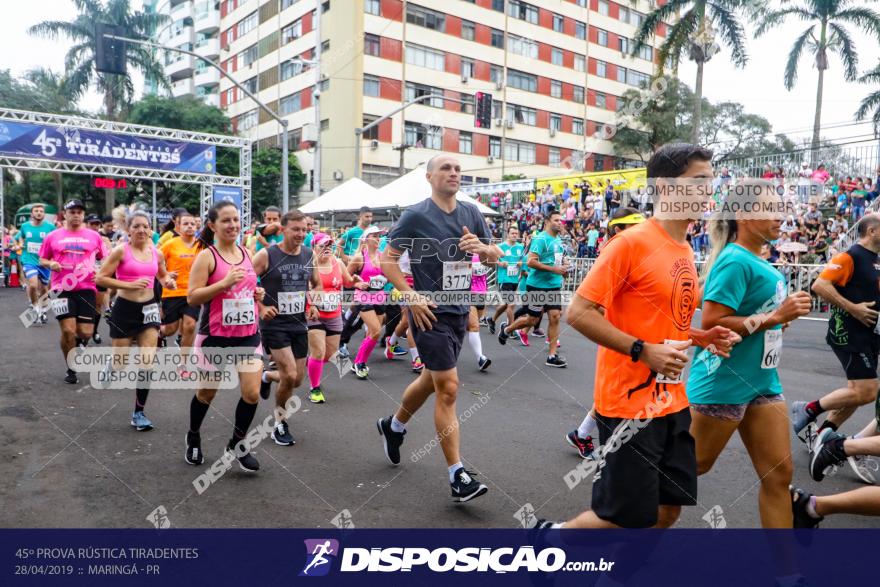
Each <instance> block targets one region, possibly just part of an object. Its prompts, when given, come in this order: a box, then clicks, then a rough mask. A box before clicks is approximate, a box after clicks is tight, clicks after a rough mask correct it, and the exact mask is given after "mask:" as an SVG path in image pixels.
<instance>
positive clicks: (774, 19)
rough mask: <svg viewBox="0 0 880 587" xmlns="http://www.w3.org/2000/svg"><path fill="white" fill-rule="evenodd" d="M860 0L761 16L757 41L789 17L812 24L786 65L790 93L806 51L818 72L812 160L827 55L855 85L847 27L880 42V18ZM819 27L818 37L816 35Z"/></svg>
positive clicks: (808, 4)
mask: <svg viewBox="0 0 880 587" xmlns="http://www.w3.org/2000/svg"><path fill="white" fill-rule="evenodd" d="M860 1H861V0H800V6H790V7H786V8H779V9H774V10H767V11H765V12H763V13H762V16H761V19H760V23H761V24H759V25H758V28H757V29H756V30H755V37H758V36H760V35H763V34H764V33H765V32H767V31H769V30H771V29H773V28H775V27H777V26H779V25H780V24H781V23H782V22H783V21H784V20H785V19H786V18H787V17H789V16H794V17H796V18H798V19H800V20H802V21H804V22H809V23H812V24H810V26H809V28H807V30H805V31H804V32H803V33H801V34H800V35H799V36H798V37H797V38H796V39H795V41H794V44H793V45H792V46H791V50H790V51H789V52H788V61H786V64H785V76H784V77H783V81H784V82H785V89H787V90H791V89H792V88H794V85H795V83H796V82H797V73H798V64H799V62H800V60H801V54H803V52H804V48H806V49H807V51H809V52H810V53H811V54H812V56H813V62H814V63H815V64H816V69H818V70H819V82H818V84H817V85H816V114H815V116H814V118H813V140H812V142H811V145H810V147H811V152H812V155H811V158H813V159H815V157H816V153H817V151H818V149H819V131H820V129H821V123H822V88H823V85H824V82H825V70H826V69H828V54H829V52H830V53H837V54H838V56H839V57H840V61H841V63H843V77H844V79H846V80H847V81H855V79H856V76H857V75H858V65H859V55H858V52H857V51H856V46H855V44H854V43H853V40H852V37H851V36H850V33H849V31H848V30H847V29H846V28H844V26H843V25H844V24H849V25H852V26H854V27H856V28H858V29H861V30H863V31H865V32H866V33H868V34H869V35H871V37H872V38H873V40H874V41H875V42H877V40H878V39H880V14H878V13H877V12H875V11H874V10H871V9H870V8H866V7H864V6H857V5H855V4H857V3H858V2H860ZM817 27H818V34H817V30H816V29H817Z"/></svg>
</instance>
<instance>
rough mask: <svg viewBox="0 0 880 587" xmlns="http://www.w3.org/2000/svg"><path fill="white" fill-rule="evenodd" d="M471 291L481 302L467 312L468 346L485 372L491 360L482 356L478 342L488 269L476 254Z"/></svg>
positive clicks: (472, 264)
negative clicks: (480, 298)
mask: <svg viewBox="0 0 880 587" xmlns="http://www.w3.org/2000/svg"><path fill="white" fill-rule="evenodd" d="M471 271H472V275H471V291H472V292H473V293H475V294H480V295H481V297H483V302H482V303H479V304H474V305H472V306H471V307H470V310H469V311H468V324H467V331H468V333H467V338H468V345H469V346H470V347H471V350H472V351H473V352H474V358H476V359H477V368H479V369H480V371H483V372H485V371H486V369H488V368H489V366H490V365H491V364H492V359H489V358H487V357H486V355H484V354H483V341H482V340H480V312H485V311H486V304H485V296H486V293H487V292H488V291H489V286H488V281H489V268H488V267H486V266H485V265H483V264H482V263H481V262H480V256H479V255H477V254H476V253H475V254H474V255H473V257H472V258H471Z"/></svg>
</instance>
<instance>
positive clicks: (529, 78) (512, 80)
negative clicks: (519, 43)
mask: <svg viewBox="0 0 880 587" xmlns="http://www.w3.org/2000/svg"><path fill="white" fill-rule="evenodd" d="M507 85H509V86H510V87H512V88H517V89H520V90H526V91H527V92H536V91H538V77H537V76H534V75H532V74H530V73H523V72H522V71H516V70H514V69H509V70H508V71H507Z"/></svg>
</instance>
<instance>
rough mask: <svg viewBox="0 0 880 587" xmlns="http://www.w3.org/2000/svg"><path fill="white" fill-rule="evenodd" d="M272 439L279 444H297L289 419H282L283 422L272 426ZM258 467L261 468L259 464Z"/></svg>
mask: <svg viewBox="0 0 880 587" xmlns="http://www.w3.org/2000/svg"><path fill="white" fill-rule="evenodd" d="M272 440H274V441H275V444H277V445H279V446H293V445H294V444H296V441H295V440H294V439H293V435H292V434H291V433H290V427H289V426H288V425H287V420H281V422H278V423H276V424H275V427H274V428H272ZM257 468H259V465H257Z"/></svg>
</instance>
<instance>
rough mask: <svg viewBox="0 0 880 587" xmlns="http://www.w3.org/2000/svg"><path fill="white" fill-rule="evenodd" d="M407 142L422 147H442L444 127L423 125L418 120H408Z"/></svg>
mask: <svg viewBox="0 0 880 587" xmlns="http://www.w3.org/2000/svg"><path fill="white" fill-rule="evenodd" d="M404 132H405V134H406V144H407V145H410V146H413V147H417V148H420V149H422V148H423V149H442V148H443V129H442V128H439V127H435V126H422V125H421V124H419V123H417V122H407V123H406V126H405V131H404Z"/></svg>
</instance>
